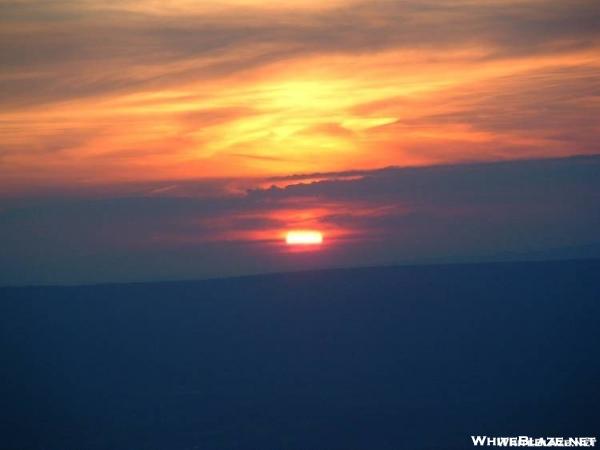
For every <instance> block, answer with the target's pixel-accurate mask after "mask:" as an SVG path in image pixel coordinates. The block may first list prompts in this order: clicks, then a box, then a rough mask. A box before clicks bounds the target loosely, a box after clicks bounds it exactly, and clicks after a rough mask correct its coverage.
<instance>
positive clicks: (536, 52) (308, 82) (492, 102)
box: [0, 0, 600, 190]
mask: <svg viewBox="0 0 600 450" xmlns="http://www.w3.org/2000/svg"><path fill="white" fill-rule="evenodd" d="M319 3H322V2H292V3H289V4H287V5H286V6H278V5H276V4H275V3H273V2H267V3H265V2H254V1H249V0H248V1H227V2H225V1H224V2H217V3H213V4H211V5H207V4H205V3H200V4H199V3H198V2H188V1H179V2H171V3H169V4H168V5H165V4H163V3H160V2H154V1H144V2H99V1H96V0H87V1H56V2H44V3H43V4H40V3H39V2H35V1H29V0H23V1H9V2H3V4H2V6H1V8H2V13H1V14H0V17H1V19H0V21H1V22H0V35H1V39H0V55H2V56H1V58H2V72H1V74H0V100H1V101H2V104H3V111H2V113H1V114H0V135H1V136H2V144H1V145H0V174H1V175H2V177H3V179H4V180H5V181H4V188H5V189H9V188H10V189H11V190H18V189H24V188H25V187H28V188H30V186H25V183H23V181H21V180H23V179H24V178H29V179H30V180H31V181H30V182H29V183H28V184H29V185H32V184H35V185H36V186H38V188H40V189H42V188H46V187H47V186H49V185H59V184H61V185H69V184H77V185H81V184H86V183H96V184H98V183H100V184H101V183H107V182H126V181H127V182H129V181H136V180H138V181H142V180H151V179H157V178H164V179H174V178H176V179H184V178H188V179H193V178H197V177H215V176H223V177H247V176H264V175H266V174H272V175H286V174H290V173H294V172H317V171H339V170H345V169H352V168H356V167H367V168H374V167H378V166H387V165H418V164H431V163H443V162H453V161H454V162H460V161H473V160H497V159H514V158H524V157H544V156H546V157H552V156H561V155H563V156H564V155H572V154H594V153H597V152H598V148H597V136H598V124H597V121H596V120H595V119H594V118H595V117H597V116H598V115H599V112H600V111H599V110H598V108H599V106H598V105H599V104H598V95H599V93H598V83H599V79H600V75H599V73H600V66H599V65H598V58H597V56H598V53H599V50H600V32H599V31H598V30H600V26H599V21H600V14H599V13H598V8H597V5H596V4H595V2H594V1H593V0H587V1H586V0H575V1H572V2H563V1H558V0H556V1H555V0H552V1H545V2H540V1H537V0H520V1H509V2H506V1H502V2H499V1H498V2H496V1H494V2H486V3H485V4H482V3H481V2H472V1H467V0H464V1H458V2H457V1H426V2H421V1H419V2H417V1H376V2H372V1H370V2H361V1H338V2H331V3H327V5H322V4H319Z"/></svg>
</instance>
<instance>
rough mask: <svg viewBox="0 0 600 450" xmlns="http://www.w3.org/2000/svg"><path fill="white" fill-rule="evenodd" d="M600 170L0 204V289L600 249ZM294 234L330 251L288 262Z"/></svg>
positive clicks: (389, 176) (416, 175)
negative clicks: (287, 235) (288, 241)
mask: <svg viewBox="0 0 600 450" xmlns="http://www.w3.org/2000/svg"><path fill="white" fill-rule="evenodd" d="M599 169H600V157H597V156H594V157H578V158H566V159H547V160H527V161H510V162H500V163H483V164H463V165H442V166H431V167H420V168H387V169H382V170H375V171H361V172H360V174H359V175H357V174H356V173H354V174H353V175H354V176H355V177H354V178H350V179H348V178H346V179H345V178H344V176H345V175H347V174H344V173H341V174H335V173H331V174H328V175H327V176H326V177H325V178H323V177H324V174H320V175H318V177H320V178H321V181H316V182H303V181H302V178H301V177H300V176H299V177H297V178H298V179H297V180H296V182H295V184H291V185H287V186H285V187H271V188H256V189H251V190H249V191H248V192H247V193H246V194H244V195H240V194H239V193H238V194H236V195H231V194H226V193H225V192H226V190H227V186H226V185H221V194H220V195H217V192H218V190H215V194H214V195H212V196H201V194H200V193H201V192H203V191H205V190H206V189H207V186H206V181H201V182H198V186H196V187H195V186H194V182H190V181H187V182H183V184H182V182H179V181H177V180H173V181H172V182H171V183H155V184H154V186H152V185H149V184H148V185H144V186H140V185H134V186H129V185H123V186H121V188H120V195H117V193H118V191H112V192H110V191H109V192H104V193H98V192H94V193H88V194H85V193H79V195H78V196H73V195H72V194H71V195H64V194H63V195H62V196H58V195H56V194H55V195H53V196H52V197H46V198H39V197H37V198H33V197H32V198H29V199H27V200H25V199H23V198H17V199H12V200H10V199H4V200H3V201H2V202H1V203H0V234H1V235H2V236H3V241H4V242H5V245H4V248H3V252H2V256H0V267H1V268H2V269H3V270H1V271H0V272H1V273H3V278H2V279H0V282H1V283H3V284H6V283H39V282H51V283H62V282H68V283H81V282H90V281H102V280H149V279H167V278H171V279H172V278H195V277H207V276H223V275H237V274H245V273H255V272H269V271H270V272H272V271H281V270H291V269H298V268H306V267H328V266H329V267H330V266H355V265H365V264H384V263H402V262H423V261H463V260H482V259H497V258H510V257H511V255H512V257H513V258H519V257H523V255H525V257H532V255H535V254H536V252H545V253H544V254H545V255H546V256H548V255H552V254H553V253H552V252H553V251H554V252H555V253H554V254H555V255H558V256H560V255H561V254H562V253H561V250H560V249H569V248H581V249H584V250H585V249H586V248H597V243H598V242H600V233H599V231H598V230H600V196H599V195H598V192H600V180H599V179H598V177H597V174H598V173H599V172H598V171H599ZM314 177H315V174H308V175H306V176H304V179H305V180H310V179H311V178H314ZM288 181H290V180H288ZM292 181H293V180H292ZM186 183H187V185H186ZM161 187H163V188H165V187H166V189H162V190H161ZM153 188H154V189H153ZM113 189H115V188H114V187H113ZM215 189H217V188H216V186H215ZM157 191H158V192H157ZM136 192H137V194H136ZM290 228H318V229H321V230H324V232H325V236H326V246H325V247H324V248H323V249H322V251H319V252H314V253H311V254H301V255H295V254H290V253H289V252H286V248H285V245H283V244H282V239H281V238H282V233H283V232H285V230H287V229H290ZM594 245H596V247H593V246H594ZM515 255H516V256H515ZM569 255H571V256H572V255H573V253H569ZM575 256H577V254H575Z"/></svg>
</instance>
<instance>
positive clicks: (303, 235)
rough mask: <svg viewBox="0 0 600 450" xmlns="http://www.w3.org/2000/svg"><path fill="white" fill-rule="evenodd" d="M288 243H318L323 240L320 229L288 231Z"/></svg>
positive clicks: (286, 239)
mask: <svg viewBox="0 0 600 450" xmlns="http://www.w3.org/2000/svg"><path fill="white" fill-rule="evenodd" d="M285 242H286V244H288V245H317V244H321V243H322V242H323V233H321V232H320V231H288V232H287V234H286V236H285Z"/></svg>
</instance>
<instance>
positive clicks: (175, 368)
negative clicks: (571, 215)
mask: <svg viewBox="0 0 600 450" xmlns="http://www.w3.org/2000/svg"><path fill="white" fill-rule="evenodd" d="M599 274H600V260H577V261H575V260H573V261H552V262H502V263H492V264H454V265H429V266H398V267H373V268H357V269H339V270H321V271H310V272H296V273H284V274H273V275H261V276H250V277H240V278H227V279H215V280H206V281H182V282H160V283H137V284H105V285H90V286H70V287H48V286H44V287H6V288H0V298H1V301H0V350H1V352H0V354H1V357H2V370H1V371H0V390H1V392H0V394H1V398H2V408H1V409H0V427H1V430H0V432H1V436H2V438H1V443H0V447H1V448H2V449H11V450H96V449H97V450H109V449H110V450H134V449H136V450H191V449H202V450H204V449H209V450H213V449H214V450H220V449H243V450H279V449H281V450H283V449H287V450H384V449H411V450H420V449H423V450H425V449H463V448H472V443H471V438H470V436H471V435H489V436H519V435H528V436H597V435H598V432H600V412H599V411H600V361H599V358H598V356H599V352H598V349H599V348H600V345H599V344H600V326H599V321H600V276H599Z"/></svg>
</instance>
